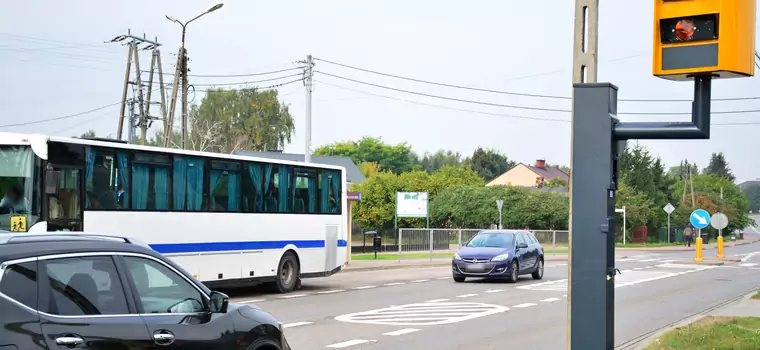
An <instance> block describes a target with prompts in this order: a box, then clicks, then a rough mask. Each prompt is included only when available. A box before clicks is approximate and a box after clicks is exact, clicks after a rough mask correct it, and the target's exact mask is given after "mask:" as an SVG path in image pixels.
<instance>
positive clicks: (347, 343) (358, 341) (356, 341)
mask: <svg viewBox="0 0 760 350" xmlns="http://www.w3.org/2000/svg"><path fill="white" fill-rule="evenodd" d="M372 342H376V340H364V339H353V340H349V341H344V342H342V343H336V344H332V345H328V346H326V348H333V349H340V348H347V347H349V346H354V345H359V344H366V343H372Z"/></svg>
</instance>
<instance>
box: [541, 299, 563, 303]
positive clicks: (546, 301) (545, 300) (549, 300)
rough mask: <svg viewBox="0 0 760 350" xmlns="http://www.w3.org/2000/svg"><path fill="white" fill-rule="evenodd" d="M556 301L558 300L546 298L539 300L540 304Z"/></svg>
mask: <svg viewBox="0 0 760 350" xmlns="http://www.w3.org/2000/svg"><path fill="white" fill-rule="evenodd" d="M557 300H559V298H546V299H544V300H541V302H544V303H551V302H552V301H557Z"/></svg>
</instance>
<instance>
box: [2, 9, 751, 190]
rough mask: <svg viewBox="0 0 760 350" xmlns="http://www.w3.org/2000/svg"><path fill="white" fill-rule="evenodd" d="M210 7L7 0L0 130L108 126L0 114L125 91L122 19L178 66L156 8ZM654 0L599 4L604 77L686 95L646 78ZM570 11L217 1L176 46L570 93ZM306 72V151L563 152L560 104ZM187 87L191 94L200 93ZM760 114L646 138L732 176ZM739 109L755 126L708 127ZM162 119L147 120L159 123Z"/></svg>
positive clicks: (113, 98) (296, 148)
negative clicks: (681, 135) (699, 133)
mask: <svg viewBox="0 0 760 350" xmlns="http://www.w3.org/2000/svg"><path fill="white" fill-rule="evenodd" d="M213 4H214V2H212V1H207V0H162V1H148V0H132V1H102V0H101V1H95V0H70V1H52V0H49V1H43V0H26V1H17V2H13V5H12V6H5V7H4V8H3V10H2V11H0V79H2V85H0V125H3V126H4V127H2V128H0V130H4V131H17V132H37V133H45V134H54V135H64V136H72V135H79V134H81V133H82V132H84V131H87V130H88V129H94V130H95V131H96V132H97V133H98V134H99V135H108V134H115V131H116V126H117V120H118V113H119V112H118V106H117V105H116V106H112V107H108V108H105V109H102V110H99V111H96V112H93V113H88V114H83V115H81V116H76V117H70V118H64V119H59V120H54V121H50V122H45V123H35V124H28V125H21V126H11V127H8V126H7V125H9V124H19V123H29V122H34V121H38V120H43V119H50V118H56V117H64V116H67V115H71V114H75V113H79V112H83V111H88V110H92V109H94V108H97V107H101V106H105V105H109V104H115V103H117V102H119V101H120V98H121V89H122V87H121V85H122V81H123V78H124V66H125V56H126V54H127V49H126V47H123V46H121V45H119V44H113V43H111V44H107V43H104V42H105V41H108V40H110V39H112V38H113V37H115V36H117V35H119V34H124V33H126V31H127V30H128V29H131V30H132V33H133V34H138V35H142V34H143V33H145V34H146V35H147V36H148V37H150V38H152V37H158V39H159V41H160V42H161V43H162V44H163V46H162V60H163V68H164V71H165V72H168V73H173V71H174V66H173V64H174V62H175V60H176V51H177V49H178V47H179V43H180V34H181V28H180V26H179V25H177V24H176V23H172V22H169V21H168V20H166V19H165V18H164V15H165V14H169V15H172V16H174V17H176V18H178V19H180V20H182V21H186V20H188V19H190V18H192V17H194V16H196V15H197V14H200V13H202V12H203V11H205V10H206V9H208V8H209V7H210V6H211V5H213ZM652 12H653V11H652V1H643V0H638V1H615V0H605V1H601V10H600V23H601V24H600V39H599V40H600V43H599V45H600V53H599V58H600V64H599V81H600V82H612V83H614V84H616V85H617V86H618V87H619V88H620V93H619V97H620V98H621V99H690V98H691V96H692V91H693V86H692V84H691V83H677V82H668V81H665V80H661V79H657V78H654V77H652V75H651V53H652ZM573 15H574V1H571V0H535V1H517V0H481V1H472V2H461V1H450V0H437V1H433V0H415V1H400V0H382V1H381V0H374V1H368V0H342V1H338V0H321V1H307V0H301V1H294V0H278V1H262V0H231V1H225V2H224V7H223V8H222V9H220V10H219V11H217V12H214V13H211V14H208V15H207V16H204V17H203V18H201V19H199V20H198V21H196V22H193V23H191V24H190V25H189V26H188V33H187V40H186V44H187V49H188V53H189V56H190V58H191V62H190V69H191V71H192V72H191V74H198V75H226V74H246V73H257V72H268V71H273V70H279V69H287V68H292V67H296V66H297V65H296V63H295V62H296V61H299V60H304V59H305V57H306V55H307V54H311V55H313V56H314V57H316V58H322V59H325V60H330V61H335V62H340V63H344V64H349V65H353V66H358V67H361V68H367V69H371V70H376V71H380V72H386V73H392V74H396V75H402V76H408V77H414V78H419V79H426V80H434V81H440V82H445V83H451V84H458V85H465V86H472V87H480V88H487V89H494V90H502V91H509V92H519V93H529V94H542V95H554V96H570V94H571V66H572V42H573ZM149 60H150V55H149V53H148V52H145V53H143V54H142V56H141V64H142V66H143V67H141V68H144V69H145V67H147V66H148V62H149ZM316 63H317V67H316V70H317V71H322V72H325V73H329V74H333V75H338V76H341V77H346V78H350V79H354V80H359V81H363V82H370V83H373V84H378V85H383V86H388V87H393V88H397V89H406V90H411V91H416V92H420V93H426V94H433V95H439V96H447V97H452V98H457V99H466V100H474V101H482V102H487V103H496V104H502V105H518V106H527V107H541V108H551V109H569V108H570V101H568V100H562V99H547V98H534V97H520V96H510V95H505V94H494V93H485V92H474V91H468V90H461V89H451V88H444V87H437V86H432V85H426V84H419V83H413V82H410V81H405V80H398V79H392V78H388V77H383V76H378V75H374V74H370V73H365V72H361V71H356V70H351V69H346V68H341V67H339V66H335V65H331V64H329V63H326V62H322V61H317V62H316ZM292 73H296V72H294V71H289V72H285V73H280V74H273V75H268V76H255V77H231V78H201V77H192V78H191V81H190V83H191V84H199V85H200V84H220V83H239V82H245V81H252V80H261V79H264V78H279V77H283V76H287V75H290V74H292ZM315 78H316V79H317V82H316V83H315V90H314V97H313V98H314V103H313V130H312V139H313V147H314V148H316V147H318V146H319V145H323V144H326V143H331V142H334V141H340V140H348V139H359V138H361V137H362V136H376V137H382V138H383V139H384V140H386V141H387V142H391V143H397V142H404V141H406V142H408V143H409V144H411V145H412V146H413V148H414V150H415V151H417V152H420V153H422V152H434V151H435V150H437V149H451V150H454V151H458V152H461V153H462V154H464V155H469V154H471V153H472V151H473V150H474V149H475V148H476V147H479V146H480V147H487V148H495V149H498V150H500V151H502V152H504V153H506V154H507V155H508V156H509V157H510V158H511V159H514V160H516V161H519V162H525V163H532V162H534V161H535V159H537V158H545V159H546V160H547V161H548V162H550V163H560V164H569V161H570V125H569V123H568V122H566V121H568V120H569V119H570V114H569V113H567V112H546V111H535V110H529V109H515V108H505V107H492V106H487V105H482V104H473V103H463V102H456V101H451V100H442V99H437V98H429V97H424V96H419V95H412V94H407V93H403V92H398V91H392V90H387V89H382V88H378V87H373V86H368V85H363V84H359V83H356V82H351V81H347V80H344V79H339V78H335V77H331V76H328V75H326V74H320V73H316V75H315ZM292 79H293V78H283V79H282V80H276V81H273V82H274V83H280V82H288V81H291V80H292ZM756 79H757V78H749V79H737V80H727V81H718V82H715V83H714V84H713V97H714V98H724V97H754V96H760V89H758V86H760V85H759V84H758V82H757V81H756ZM169 80H171V77H170V76H168V77H167V81H169ZM269 84H271V83H270V82H265V83H261V84H260V85H262V86H266V85H269ZM328 84H330V85H328ZM198 88H199V89H201V87H200V86H199V87H198ZM204 88H205V87H204ZM279 89H280V93H281V95H282V99H283V100H284V101H285V102H286V103H288V104H290V106H291V112H292V114H293V116H294V118H295V121H296V134H295V135H294V139H293V142H292V143H291V144H290V145H288V146H287V147H286V148H285V151H287V152H298V153H302V152H303V150H304V133H303V124H304V120H305V117H304V115H305V109H304V106H305V103H304V101H305V92H304V88H303V86H302V85H301V84H300V83H293V84H289V85H285V86H282V87H280V88H279ZM154 96H155V95H154ZM155 97H156V99H155V100H158V96H155ZM191 97H192V96H191ZM194 98H195V101H196V102H198V101H200V99H201V98H202V93H197V94H196V95H195V97H194ZM404 100H406V101H404ZM409 101H411V102H409ZM754 109H760V100H742V101H729V102H714V103H713V111H732V110H734V111H735V110H754ZM689 111H690V103H689V102H670V103H663V102H659V103H651V102H650V103H643V102H620V105H619V112H620V118H621V120H623V121H645V120H647V121H658V120H659V121H665V120H677V121H686V120H688V119H689V116H688V115H687V114H684V115H633V116H632V115H626V114H625V113H630V112H633V113H637V112H657V113H663V112H665V113H668V112H684V113H688V112H689ZM479 112H480V113H479ZM511 116H519V117H529V118H534V119H525V118H513V117H511ZM758 117H760V113H754V112H753V113H740V114H716V115H713V119H712V121H713V130H712V139H711V140H709V141H679V142H671V141H654V142H644V143H645V144H646V145H647V146H649V147H650V149H651V150H652V152H653V153H654V154H656V155H659V156H660V157H662V158H663V159H664V161H665V162H666V163H667V164H668V165H676V164H678V162H679V161H680V160H682V159H684V158H688V159H689V160H692V161H695V162H697V164H698V165H699V166H700V168H702V167H704V166H705V165H706V164H707V160H708V159H709V156H710V153H712V152H724V153H725V154H726V156H727V158H728V160H729V162H730V165H731V168H732V169H733V171H734V173H735V174H736V175H737V177H738V180H739V181H744V180H748V179H753V178H756V177H760V167H758V166H760V158H759V157H756V156H753V154H754V148H756V147H757V146H755V145H754V144H753V142H754V141H755V140H757V139H758V137H757V134H758V132H759V131H760V120H758ZM177 118H178V119H179V116H177ZM535 119H539V120H535ZM551 120H554V121H551ZM557 120H559V121H557ZM747 122H750V123H752V122H757V123H758V124H755V125H752V124H750V125H746V124H745V125H716V124H720V123H747ZM158 128H159V126H158V125H155V126H154V127H153V130H154V131H155V130H157V129H158Z"/></svg>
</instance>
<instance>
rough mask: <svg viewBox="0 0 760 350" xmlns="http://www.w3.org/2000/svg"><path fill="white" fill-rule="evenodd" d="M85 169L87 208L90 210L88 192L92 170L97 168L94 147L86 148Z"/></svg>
mask: <svg viewBox="0 0 760 350" xmlns="http://www.w3.org/2000/svg"><path fill="white" fill-rule="evenodd" d="M84 157H85V167H84V188H85V197H86V200H87V202H86V208H90V194H89V191H87V188H88V187H89V184H90V181H92V169H93V168H95V150H94V149H92V147H86V148H85V155H84Z"/></svg>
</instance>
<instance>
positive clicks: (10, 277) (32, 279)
mask: <svg viewBox="0 0 760 350" xmlns="http://www.w3.org/2000/svg"><path fill="white" fill-rule="evenodd" d="M0 293H3V294H5V295H6V296H7V297H9V298H11V299H13V300H15V301H18V302H19V303H22V304H24V305H26V306H28V307H30V308H32V309H35V310H36V309H37V262H36V261H31V262H26V263H21V264H16V265H11V266H9V267H8V268H6V269H5V271H4V272H3V275H2V279H0Z"/></svg>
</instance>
